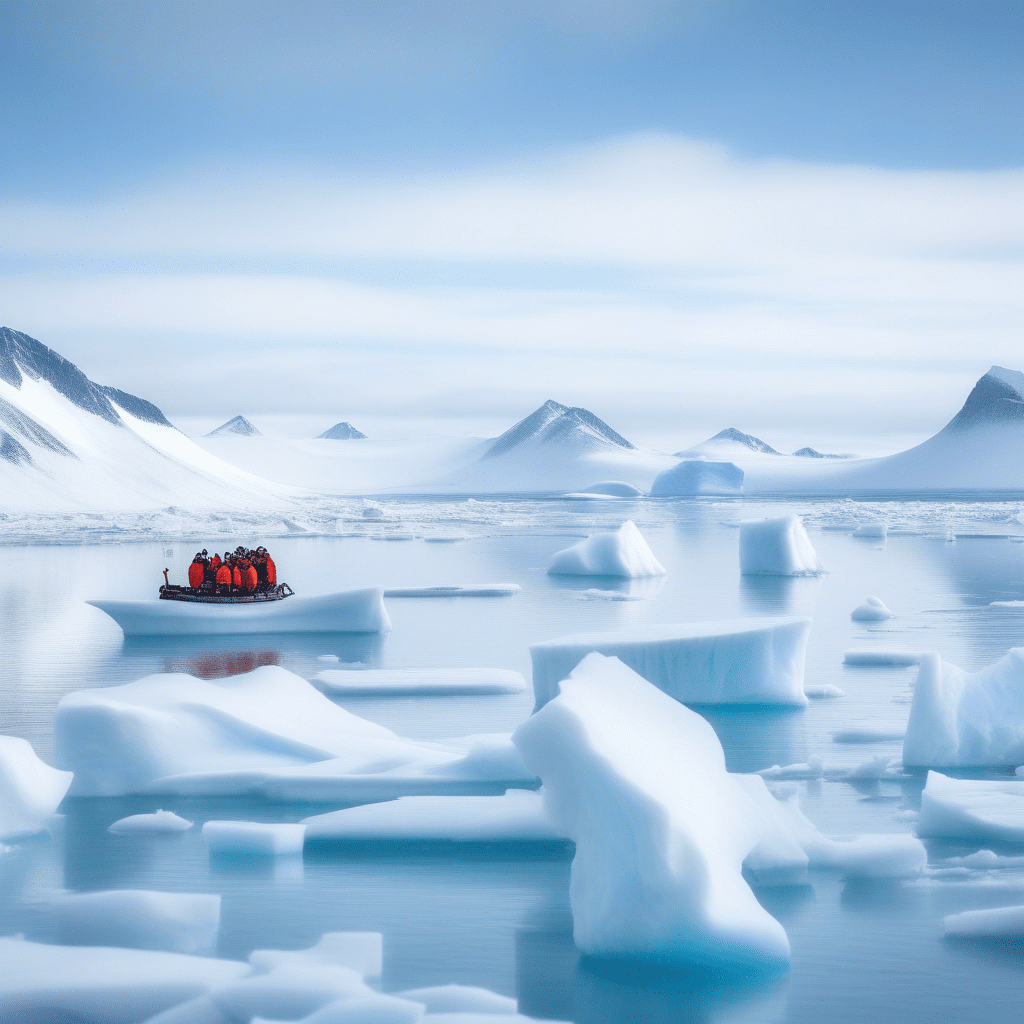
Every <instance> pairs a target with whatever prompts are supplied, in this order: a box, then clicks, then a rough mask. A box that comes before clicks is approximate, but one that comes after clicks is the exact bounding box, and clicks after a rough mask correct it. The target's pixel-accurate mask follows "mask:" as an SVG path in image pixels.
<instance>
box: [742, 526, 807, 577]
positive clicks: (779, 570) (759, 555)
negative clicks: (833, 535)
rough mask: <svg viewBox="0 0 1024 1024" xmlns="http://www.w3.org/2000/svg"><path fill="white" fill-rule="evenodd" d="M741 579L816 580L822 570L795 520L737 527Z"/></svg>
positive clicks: (802, 528) (803, 532)
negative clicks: (801, 578) (781, 577)
mask: <svg viewBox="0 0 1024 1024" xmlns="http://www.w3.org/2000/svg"><path fill="white" fill-rule="evenodd" d="M740 572H741V573H742V574H743V575H744V576H818V575H820V574H821V573H822V572H824V570H823V569H822V567H821V563H820V562H819V561H818V556H817V554H816V553H815V551H814V546H813V545H812V544H811V539H810V537H808V536H807V531H806V530H805V529H804V524H803V521H802V520H801V519H800V517H799V516H784V517H783V518H781V519H745V520H743V521H742V522H741V523H740Z"/></svg>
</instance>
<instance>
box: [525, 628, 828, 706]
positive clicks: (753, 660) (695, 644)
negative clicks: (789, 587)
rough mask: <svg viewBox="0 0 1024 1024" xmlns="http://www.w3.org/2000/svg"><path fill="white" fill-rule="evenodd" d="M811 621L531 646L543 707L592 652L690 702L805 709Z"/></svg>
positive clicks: (600, 636)
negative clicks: (786, 706)
mask: <svg viewBox="0 0 1024 1024" xmlns="http://www.w3.org/2000/svg"><path fill="white" fill-rule="evenodd" d="M810 629H811V620H810V619H803V618H774V619H773V618H763V619H730V620H727V621H725V622H687V623H680V624H678V625H664V626H662V625H659V626H638V627H636V628H634V629H631V630H628V631H625V630H624V631H621V632H610V633H592V634H584V635H582V636H569V637H562V638H560V639H557V640H549V641H547V642H546V643H540V644H534V645H533V646H532V647H531V648H530V656H531V658H532V659H533V689H534V693H535V695H536V698H537V704H538V705H542V704H544V703H546V702H547V701H549V700H551V699H552V698H553V697H555V696H556V695H557V694H558V684H559V682H560V681H561V680H562V679H564V678H565V677H566V676H568V675H569V673H570V672H571V671H572V670H573V669H574V668H575V667H576V666H577V665H578V664H579V663H580V662H581V661H582V660H583V659H584V658H585V657H586V655H587V654H589V653H590V652H591V651H597V652H599V653H600V654H604V655H606V656H608V657H616V658H618V659H619V660H620V661H622V662H623V663H624V664H626V665H628V666H629V667H630V668H632V669H633V670H634V671H635V672H637V673H639V674H640V675H641V676H643V677H644V679H646V680H647V681H648V682H650V683H653V684H654V685H655V686H657V687H658V688H659V689H660V690H662V691H664V692H665V693H667V694H668V695H669V696H670V697H674V698H675V699H676V700H678V701H681V702H683V703H686V704H784V705H791V706H795V707H803V706H805V705H806V704H807V697H806V696H805V695H804V689H803V685H804V659H805V654H806V649H807V638H808V635H809V634H810Z"/></svg>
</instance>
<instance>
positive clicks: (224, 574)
mask: <svg viewBox="0 0 1024 1024" xmlns="http://www.w3.org/2000/svg"><path fill="white" fill-rule="evenodd" d="M217 593H218V594H230V593H231V566H230V565H228V563H227V553H226V552H225V555H224V561H222V562H221V563H220V565H219V566H218V568H217Z"/></svg>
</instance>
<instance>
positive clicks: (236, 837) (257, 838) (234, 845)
mask: <svg viewBox="0 0 1024 1024" xmlns="http://www.w3.org/2000/svg"><path fill="white" fill-rule="evenodd" d="M305 834H306V826H305V825H301V824H288V823H267V822H262V821H208V822H207V823H206V824H205V825H203V842H205V843H206V847H207V849H208V850H209V851H210V853H211V854H222V855H223V854H228V855H232V856H254V857H281V856H285V855H287V854H296V853H302V843H303V840H304V838H305Z"/></svg>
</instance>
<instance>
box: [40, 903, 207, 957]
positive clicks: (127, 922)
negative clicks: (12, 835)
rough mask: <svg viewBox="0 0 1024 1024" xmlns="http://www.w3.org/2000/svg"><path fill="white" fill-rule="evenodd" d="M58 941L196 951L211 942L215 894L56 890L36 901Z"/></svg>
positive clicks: (177, 951) (205, 948)
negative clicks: (52, 922) (52, 924)
mask: <svg viewBox="0 0 1024 1024" xmlns="http://www.w3.org/2000/svg"><path fill="white" fill-rule="evenodd" d="M39 910H40V911H41V912H42V914H43V916H45V917H46V918H49V919H50V920H52V921H54V922H55V923H56V925H57V929H58V932H59V935H60V938H61V941H62V942H65V943H70V944H73V945H79V944H88V945H91V946H127V947H130V948H132V949H163V950H167V951H169V952H175V953H200V952H203V951H208V950H211V949H213V948H215V947H216V944H217V930H218V928H219V927H220V896H214V895H209V894H207V893H191V892H153V891H151V890H147V889H112V890H109V891H106V892H58V893H53V894H50V895H48V896H47V897H46V898H45V899H44V900H43V901H41V903H40V904H39Z"/></svg>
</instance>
